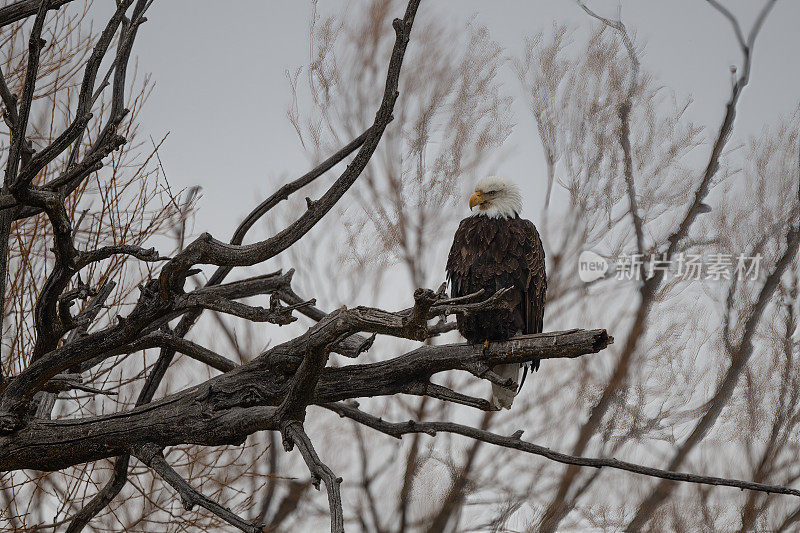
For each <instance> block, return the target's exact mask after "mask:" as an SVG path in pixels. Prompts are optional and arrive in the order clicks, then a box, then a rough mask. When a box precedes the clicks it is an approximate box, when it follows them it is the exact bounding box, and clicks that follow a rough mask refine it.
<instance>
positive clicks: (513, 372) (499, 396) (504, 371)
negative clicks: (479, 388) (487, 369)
mask: <svg viewBox="0 0 800 533" xmlns="http://www.w3.org/2000/svg"><path fill="white" fill-rule="evenodd" d="M520 367H521V365H520V364H519V363H509V364H506V365H497V366H495V367H494V368H492V370H494V372H495V373H496V374H498V375H499V376H500V377H501V378H504V379H508V378H511V379H513V380H514V383H515V385H514V390H511V389H507V388H506V387H503V386H501V385H497V384H495V383H492V399H491V404H492V405H493V406H495V407H501V408H503V409H511V404H512V402H513V401H514V396H516V395H517V391H516V388H517V385H516V384H518V383H519V369H520Z"/></svg>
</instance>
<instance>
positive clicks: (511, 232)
mask: <svg viewBox="0 0 800 533" xmlns="http://www.w3.org/2000/svg"><path fill="white" fill-rule="evenodd" d="M447 276H448V279H449V281H450V292H451V295H452V296H453V297H456V296H464V295H466V294H471V293H474V292H476V291H479V290H481V289H483V290H484V291H485V294H484V296H489V295H491V294H494V293H495V292H496V291H498V290H500V289H503V288H506V287H511V288H512V291H511V292H510V293H509V297H510V301H511V302H512V304H513V306H512V307H511V308H509V309H497V310H490V311H478V312H476V313H473V314H470V315H466V316H462V315H459V316H458V331H460V332H461V334H462V335H463V336H464V338H466V339H467V341H469V342H470V343H473V344H477V343H483V342H484V341H487V340H488V341H503V340H508V339H509V338H511V337H513V336H514V335H515V334H517V333H518V332H521V333H523V334H528V333H541V331H542V319H543V317H544V301H545V292H546V290H547V277H546V275H545V260H544V248H543V247H542V241H541V239H540V238H539V232H537V231H536V226H534V225H533V222H531V221H530V220H525V219H523V218H520V217H519V216H515V217H509V218H502V217H498V218H490V217H487V216H483V215H478V216H472V217H468V218H465V219H464V220H462V221H461V224H460V225H459V226H458V230H457V231H456V234H455V237H454V238H453V246H452V248H451V249H450V255H449V256H448V258H447ZM533 367H534V370H536V369H538V367H539V362H538V361H535V362H534V363H533Z"/></svg>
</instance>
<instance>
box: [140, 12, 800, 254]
mask: <svg viewBox="0 0 800 533" xmlns="http://www.w3.org/2000/svg"><path fill="white" fill-rule="evenodd" d="M320 3H321V4H322V5H321V6H320V9H322V10H323V13H332V12H337V11H340V10H341V9H344V8H349V9H350V10H351V12H352V11H354V10H355V9H356V8H357V7H358V6H359V5H361V4H360V3H359V2H358V1H355V0H351V1H344V0H323V1H322V2H320ZM724 3H725V4H726V5H727V6H729V8H730V9H731V10H732V11H733V12H734V13H736V14H737V16H739V17H740V20H741V22H742V26H743V28H744V31H745V32H746V31H748V29H749V27H750V24H751V22H752V20H753V19H754V17H755V14H756V13H757V12H758V10H759V8H760V6H761V5H762V2H761V1H760V0H737V1H728V2H724ZM622 4H623V9H622V15H623V20H624V22H625V23H626V25H627V26H628V28H629V30H630V31H632V32H633V33H634V34H635V38H636V43H637V45H638V46H640V47H641V46H642V45H644V48H645V55H644V57H643V61H642V65H643V68H646V69H648V70H650V71H653V72H655V73H656V74H657V75H658V78H659V82H660V83H661V84H663V85H664V86H666V87H668V88H670V89H672V90H674V91H675V92H676V93H677V95H678V96H679V97H686V96H689V95H691V96H692V97H693V98H694V101H695V104H694V106H693V110H692V112H691V118H692V119H693V120H694V121H696V122H698V123H700V124H703V125H705V126H706V127H707V128H709V129H710V131H716V129H717V127H718V124H719V122H720V120H721V118H722V114H723V112H724V104H725V102H726V100H727V98H728V95H729V92H730V71H729V67H730V65H732V64H740V63H741V58H740V53H739V50H738V47H737V46H736V43H735V40H734V34H733V32H732V30H731V27H730V25H729V24H728V22H727V21H726V20H725V19H723V18H722V17H721V16H720V15H719V14H718V13H717V12H716V11H714V10H713V9H711V8H710V7H709V6H708V5H707V4H706V3H705V2H703V1H702V0H672V1H663V0H637V1H635V2H633V1H629V2H623V3H622ZM589 5H590V6H591V7H592V8H593V9H595V10H596V11H598V12H599V13H601V14H603V15H605V16H608V17H615V16H616V13H617V6H618V2H617V0H613V1H611V0H603V1H598V0H595V1H594V2H591V1H590V2H589ZM225 6H226V8H225V9H221V8H220V4H219V3H217V2H209V1H197V0H194V1H190V0H169V1H156V2H155V3H154V4H153V6H152V8H151V10H150V12H149V14H148V22H147V23H146V24H144V25H143V26H142V29H141V32H140V34H139V37H138V38H137V42H136V47H135V49H134V53H135V54H136V55H137V56H138V60H139V70H140V72H149V73H152V75H153V79H154V80H155V82H156V87H155V90H154V91H153V94H152V96H151V98H150V100H149V101H148V103H147V105H146V107H145V109H144V112H143V114H142V133H144V134H145V135H148V134H149V135H152V136H153V138H155V139H157V140H158V139H160V138H161V137H163V136H164V134H165V133H166V132H168V131H169V132H171V133H170V135H169V138H168V139H167V142H166V143H165V144H164V146H163V148H162V149H161V159H162V161H163V163H164V167H165V169H166V172H167V176H168V178H169V180H170V183H171V185H172V187H173V188H183V187H190V186H192V185H195V184H197V185H200V186H202V187H203V195H204V198H203V200H202V202H201V204H200V210H199V212H198V213H197V217H196V223H195V227H194V230H195V232H201V231H211V232H212V233H213V234H214V235H215V236H216V237H218V238H221V239H227V238H228V237H229V236H230V234H231V232H232V230H233V228H234V227H235V225H236V224H238V222H239V221H240V220H241V219H242V217H243V216H244V215H245V214H246V213H247V212H248V211H249V210H250V209H251V208H252V207H253V206H254V205H256V204H257V203H258V202H259V201H260V200H261V199H262V197H263V195H264V194H266V193H268V192H269V191H270V190H271V189H270V183H272V182H274V180H275V179H277V178H279V177H281V176H283V177H285V178H287V179H288V178H290V177H294V176H298V175H300V174H302V173H303V172H305V171H306V170H307V169H308V162H307V160H306V158H305V156H304V155H303V153H302V151H301V150H300V146H299V142H298V140H297V137H296V135H295V134H294V130H293V128H292V127H291V126H290V124H289V122H288V120H287V119H286V114H285V113H286V106H287V104H288V103H289V101H290V94H289V88H288V82H287V78H286V71H287V70H294V69H296V68H297V67H299V66H302V65H305V64H306V63H307V62H308V58H309V37H308V23H309V17H310V14H311V3H310V2H305V1H298V0H291V1H290V0H273V1H269V2H263V1H257V0H247V1H245V0H238V1H234V2H227V3H225ZM487 6H491V7H487ZM398 14H399V13H398ZM418 16H419V17H428V16H440V17H441V16H446V17H450V18H451V19H452V21H453V24H458V25H463V24H464V22H466V21H467V20H469V19H470V17H473V16H474V17H475V21H476V23H478V24H482V25H485V26H487V27H488V28H489V30H490V31H491V33H492V36H493V38H494V39H496V40H497V41H499V42H500V43H501V44H502V45H503V46H504V47H505V48H506V49H507V52H508V53H509V54H515V53H518V52H519V51H520V50H521V45H522V43H523V41H524V38H525V36H527V35H531V34H534V33H536V32H538V31H541V30H545V31H547V30H549V28H550V27H551V26H552V24H553V23H554V22H565V23H570V24H573V25H575V26H577V27H582V28H584V29H586V28H589V27H590V25H591V21H590V19H589V18H588V17H587V16H586V15H585V14H584V13H583V12H582V11H581V10H580V9H579V8H578V7H577V5H576V4H575V3H574V2H573V1H571V0H535V1H534V0H504V1H500V0H498V1H493V2H485V1H481V0H435V1H433V0H425V1H423V3H422V7H421V8H420V13H419V15H418ZM798 20H800V3H798V2H797V1H795V0H781V1H779V2H778V4H777V6H776V7H775V9H774V10H773V12H772V14H771V15H770V17H769V19H768V20H767V22H766V24H765V26H764V28H763V30H762V33H761V35H760V37H759V39H758V42H757V44H756V50H755V57H754V68H753V71H752V75H751V83H750V86H749V87H748V88H747V90H746V92H745V94H744V96H743V99H742V102H741V106H740V112H739V115H738V118H737V121H738V122H737V136H738V139H739V140H743V139H746V137H747V136H749V135H751V134H755V133H758V132H759V131H760V130H761V128H762V127H763V125H764V124H767V123H773V122H774V121H775V120H776V119H777V118H778V117H779V116H781V115H786V114H789V113H791V112H792V111H793V110H794V109H795V107H796V106H797V104H798V102H799V101H800V73H798V71H797V68H796V65H795V63H796V61H791V60H789V54H790V53H791V51H793V50H794V51H796V50H798V49H800V32H797V31H796V24H797V21H798ZM386 39H389V40H391V39H393V32H392V31H391V29H390V28H387V31H386ZM411 46H414V44H413V37H412V44H411ZM793 55H794V54H793ZM503 77H504V80H506V86H507V88H508V90H509V91H510V93H511V94H512V95H513V96H514V97H515V98H517V99H518V102H517V103H516V104H515V108H514V109H515V111H516V113H517V115H516V122H517V126H516V127H515V129H514V133H513V134H512V136H511V137H510V138H509V140H508V142H507V144H506V147H505V148H506V149H507V151H508V153H509V156H508V157H507V158H506V159H505V161H504V163H503V164H502V167H501V168H498V169H497V170H498V172H500V173H503V174H505V175H507V176H510V177H512V178H515V179H517V180H518V181H519V182H521V183H525V189H526V192H527V193H528V195H529V197H534V196H536V195H538V194H540V193H541V187H543V183H544V180H543V179H542V175H543V173H544V165H543V162H542V158H541V154H540V148H539V142H538V138H537V136H536V130H535V126H534V124H533V120H532V118H531V117H530V114H529V113H527V112H526V111H525V104H524V100H523V99H522V95H521V93H520V90H519V87H518V84H517V81H516V77H515V75H514V74H513V72H512V71H511V69H510V67H509V68H508V69H507V71H506V72H505V73H504V74H503ZM401 97H402V96H401ZM390 127H391V126H390ZM143 138H145V139H146V138H147V137H146V136H145V137H143ZM540 205H541V203H540V202H529V205H528V207H527V209H526V214H527V215H528V216H529V217H531V218H533V219H534V220H536V218H537V216H536V212H535V210H536V209H538V208H539V206H540ZM465 209H466V208H465Z"/></svg>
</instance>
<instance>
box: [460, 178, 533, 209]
mask: <svg viewBox="0 0 800 533" xmlns="http://www.w3.org/2000/svg"><path fill="white" fill-rule="evenodd" d="M475 206H477V207H478V210H477V211H476V212H475V215H485V216H487V217H490V218H510V217H515V216H517V215H518V214H519V213H520V211H522V193H520V192H519V187H517V185H516V184H515V183H513V182H511V181H509V180H507V179H506V178H503V177H500V176H487V177H485V178H483V179H480V180H478V183H476V184H475V194H473V195H472V197H471V198H470V199H469V208H470V210H471V209H472V208H473V207H475ZM475 215H473V216H475Z"/></svg>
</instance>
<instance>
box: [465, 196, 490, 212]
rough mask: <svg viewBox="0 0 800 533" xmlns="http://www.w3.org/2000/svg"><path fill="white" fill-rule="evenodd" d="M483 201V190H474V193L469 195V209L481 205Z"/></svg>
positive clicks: (484, 199)
mask: <svg viewBox="0 0 800 533" xmlns="http://www.w3.org/2000/svg"><path fill="white" fill-rule="evenodd" d="M485 201H486V198H484V197H483V191H475V194H473V195H472V196H470V197H469V210H470V211H472V208H473V207H475V206H476V205H481V204H482V203H483V202H485Z"/></svg>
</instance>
